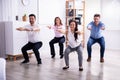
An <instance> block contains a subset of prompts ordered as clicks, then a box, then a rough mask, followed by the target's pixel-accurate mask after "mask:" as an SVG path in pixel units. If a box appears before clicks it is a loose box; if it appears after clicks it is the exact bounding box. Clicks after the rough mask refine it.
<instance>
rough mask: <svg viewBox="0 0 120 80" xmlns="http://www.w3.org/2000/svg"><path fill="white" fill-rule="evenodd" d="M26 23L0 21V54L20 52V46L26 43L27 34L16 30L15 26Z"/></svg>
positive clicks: (3, 55) (16, 53) (21, 25)
mask: <svg viewBox="0 0 120 80" xmlns="http://www.w3.org/2000/svg"><path fill="white" fill-rule="evenodd" d="M26 24H28V22H19V21H15V22H13V21H5V22H0V46H1V47H0V56H2V57H5V55H19V54H22V52H21V48H22V47H23V46H24V45H25V44H26V43H27V34H26V32H20V31H17V30H16V28H17V27H23V26H24V25H26Z"/></svg>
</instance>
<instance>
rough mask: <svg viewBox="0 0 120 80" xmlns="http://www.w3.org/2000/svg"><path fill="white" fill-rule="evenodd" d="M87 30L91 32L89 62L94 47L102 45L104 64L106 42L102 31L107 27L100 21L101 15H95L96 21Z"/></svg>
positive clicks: (88, 45) (101, 58) (101, 59)
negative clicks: (96, 44)
mask: <svg viewBox="0 0 120 80" xmlns="http://www.w3.org/2000/svg"><path fill="white" fill-rule="evenodd" d="M87 29H88V30H90V32H91V33H90V37H89V40H88V42H87V51H88V59H87V61H88V62H90V61H91V52H92V49H91V47H92V45H93V44H94V43H98V44H99V45H100V62H104V51H105V40H104V37H103V35H102V31H103V30H104V29H105V25H104V24H103V23H102V22H101V21H100V14H95V15H94V21H92V22H90V23H89V24H88V26H87Z"/></svg>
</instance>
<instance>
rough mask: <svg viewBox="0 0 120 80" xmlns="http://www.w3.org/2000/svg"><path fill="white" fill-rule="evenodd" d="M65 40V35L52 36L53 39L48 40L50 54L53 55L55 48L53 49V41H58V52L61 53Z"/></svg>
mask: <svg viewBox="0 0 120 80" xmlns="http://www.w3.org/2000/svg"><path fill="white" fill-rule="evenodd" d="M64 42H65V37H64V36H62V37H59V38H57V37H54V39H52V40H51V41H50V42H49V45H50V50H51V55H55V49H54V44H55V43H59V48H60V49H59V53H60V55H63V49H64V44H63V43H64Z"/></svg>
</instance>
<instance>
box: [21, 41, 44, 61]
mask: <svg viewBox="0 0 120 80" xmlns="http://www.w3.org/2000/svg"><path fill="white" fill-rule="evenodd" d="M41 46H42V42H36V43H31V42H28V43H27V44H26V45H25V46H23V47H22V49H21V50H22V53H23V56H24V58H25V60H26V61H29V57H28V54H27V50H30V49H32V50H33V52H34V54H35V57H36V59H37V61H38V62H39V61H40V60H41V58H40V54H39V51H38V50H39V48H40V47H41Z"/></svg>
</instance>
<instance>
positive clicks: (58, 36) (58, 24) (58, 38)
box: [48, 17, 65, 59]
mask: <svg viewBox="0 0 120 80" xmlns="http://www.w3.org/2000/svg"><path fill="white" fill-rule="evenodd" d="M48 28H49V29H53V30H54V33H55V37H54V38H53V39H52V40H51V41H50V42H49V45H50V51H51V55H52V56H51V58H54V57H55V49H54V44H55V43H59V48H60V49H59V53H60V59H62V58H63V49H64V42H65V37H64V34H63V33H61V32H60V31H59V30H63V29H64V26H63V25H62V21H61V19H60V18H59V17H55V20H54V26H48Z"/></svg>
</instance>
